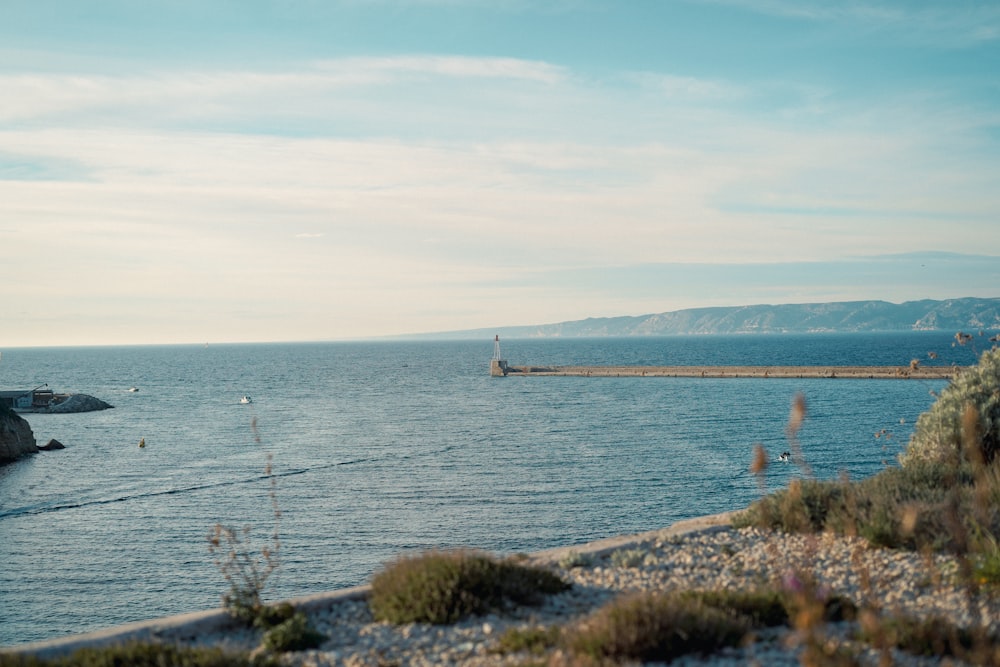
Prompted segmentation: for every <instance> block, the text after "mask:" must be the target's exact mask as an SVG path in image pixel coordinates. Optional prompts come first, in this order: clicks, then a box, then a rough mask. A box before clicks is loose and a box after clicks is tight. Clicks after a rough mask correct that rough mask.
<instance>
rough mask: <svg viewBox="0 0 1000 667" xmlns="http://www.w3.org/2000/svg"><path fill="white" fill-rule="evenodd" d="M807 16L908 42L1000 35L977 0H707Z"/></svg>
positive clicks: (988, 9)
mask: <svg viewBox="0 0 1000 667" xmlns="http://www.w3.org/2000/svg"><path fill="white" fill-rule="evenodd" d="M710 1H712V2H714V3H715V4H720V5H727V6H730V7H740V8H742V9H746V10H750V11H753V12H757V13H761V14H769V15H774V16H781V17H787V18H793V19H803V20H808V21H822V22H835V23H845V24H850V25H852V26H855V27H856V28H858V29H860V30H863V31H864V32H870V31H881V32H884V33H886V34H891V35H892V36H893V37H894V38H895V39H898V40H899V41H902V42H907V43H923V44H933V45H935V46H941V47H947V48H967V47H969V46H974V45H977V44H980V43H983V42H992V41H996V40H998V39H1000V6H997V5H995V4H993V3H983V2H978V1H977V0H953V1H952V2H945V3H940V2H926V1H918V2H898V1H894V0H848V1H845V2H823V1H822V0H710Z"/></svg>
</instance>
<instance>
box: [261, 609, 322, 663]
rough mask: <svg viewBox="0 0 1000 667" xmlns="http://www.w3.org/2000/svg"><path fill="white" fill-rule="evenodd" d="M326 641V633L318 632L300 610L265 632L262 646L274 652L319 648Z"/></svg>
mask: <svg viewBox="0 0 1000 667" xmlns="http://www.w3.org/2000/svg"><path fill="white" fill-rule="evenodd" d="M324 641H326V635H324V634H322V633H320V632H318V631H317V630H316V629H315V628H314V627H313V626H312V624H311V623H310V622H309V617H307V616H306V615H305V614H304V613H302V612H301V611H300V612H296V613H294V614H292V616H291V617H290V618H288V619H286V620H284V621H282V622H280V623H278V624H277V625H275V626H273V627H272V628H271V629H269V630H268V631H267V632H265V633H264V637H263V639H262V640H261V646H263V647H264V648H265V649H266V650H268V651H271V652H273V653H283V652H285V651H306V650H309V649H313V648H319V646H320V644H322V643H323V642H324Z"/></svg>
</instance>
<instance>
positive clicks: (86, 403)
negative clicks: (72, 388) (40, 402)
mask: <svg viewBox="0 0 1000 667" xmlns="http://www.w3.org/2000/svg"><path fill="white" fill-rule="evenodd" d="M113 407H114V406H113V405H108V404H107V403H105V402H104V401H102V400H101V399H99V398H94V397H93V396H88V395H87V394H70V395H69V396H68V397H67V398H66V399H65V400H63V401H60V402H59V403H54V404H52V405H50V406H49V410H48V411H49V412H53V413H65V412H92V411H94V410H107V409H108V408H113Z"/></svg>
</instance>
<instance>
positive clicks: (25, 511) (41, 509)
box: [0, 446, 454, 520]
mask: <svg viewBox="0 0 1000 667" xmlns="http://www.w3.org/2000/svg"><path fill="white" fill-rule="evenodd" d="M452 449H454V446H449V447H444V448H442V449H439V450H435V451H432V452H425V453H423V454H406V455H402V456H399V455H397V456H393V457H389V456H372V457H367V458H360V459H353V460H350V461H337V462H336V463H326V464H322V465H315V466H309V467H308V468H299V469H296V470H286V471H284V472H272V473H271V474H270V475H266V474H262V475H255V476H253V477H245V478H243V479H232V480H225V481H219V482H210V483H208V484H194V485H191V486H184V487H181V488H175V489H163V490H161V491H147V492H144V493H132V494H125V495H121V496H115V497H113V498H98V499H95V500H83V501H80V502H72V503H60V504H56V505H34V506H30V507H17V508H14V509H11V510H7V511H4V512H0V520H3V519H9V518H13V517H19V516H30V515H37V514H48V513H50V512H61V511H63V510H72V509H80V508H83V507H96V506H99V505H113V504H115V503H124V502H128V501H130V500H145V499H147V498H156V497H158V496H174V495H179V494H183V493H195V492H197V491H205V490H208V489H220V488H225V487H232V486H240V485H243V484H254V483H257V482H261V481H263V480H266V479H270V478H283V477H295V476H297V475H305V474H307V473H311V472H317V471H320V470H331V469H333V468H342V467H344V466H352V465H358V464H360V463H376V462H379V461H385V460H388V459H389V458H392V459H394V460H397V461H401V460H408V459H413V458H417V457H420V456H436V455H438V454H443V453H445V452H448V451H450V450H452Z"/></svg>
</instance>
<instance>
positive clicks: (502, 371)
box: [490, 334, 507, 377]
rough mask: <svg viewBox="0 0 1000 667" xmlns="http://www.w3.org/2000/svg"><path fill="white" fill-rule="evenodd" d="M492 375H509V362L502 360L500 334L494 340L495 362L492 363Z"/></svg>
mask: <svg viewBox="0 0 1000 667" xmlns="http://www.w3.org/2000/svg"><path fill="white" fill-rule="evenodd" d="M490 375H492V376H493V377H503V376H505V375H507V362H506V361H504V360H503V359H501V358H500V334H497V335H496V336H494V338H493V361H491V362H490Z"/></svg>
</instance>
